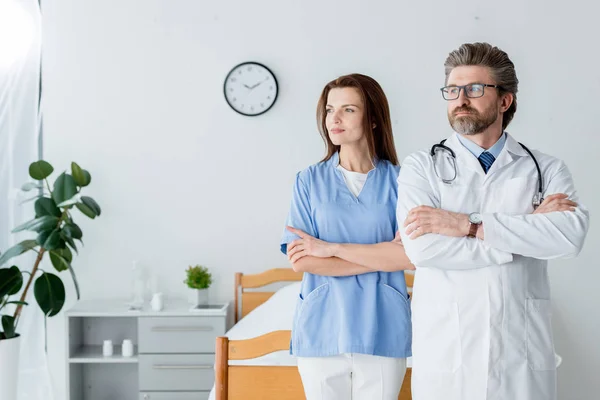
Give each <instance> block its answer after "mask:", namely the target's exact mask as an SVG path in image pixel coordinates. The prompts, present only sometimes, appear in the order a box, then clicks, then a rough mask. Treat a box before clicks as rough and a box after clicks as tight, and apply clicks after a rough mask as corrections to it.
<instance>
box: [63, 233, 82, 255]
mask: <svg viewBox="0 0 600 400" xmlns="http://www.w3.org/2000/svg"><path fill="white" fill-rule="evenodd" d="M62 238H63V240H64V241H65V242H67V244H68V245H69V246H71V248H72V249H73V250H75V253H77V254H79V251H78V250H77V246H76V245H75V241H74V240H73V239H71V238H70V237H68V236H67V235H65V234H63V235H62ZM65 248H66V247H65Z"/></svg>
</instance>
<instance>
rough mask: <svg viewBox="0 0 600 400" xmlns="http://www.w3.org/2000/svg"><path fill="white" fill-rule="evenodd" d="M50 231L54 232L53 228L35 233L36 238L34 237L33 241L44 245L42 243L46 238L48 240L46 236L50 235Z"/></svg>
mask: <svg viewBox="0 0 600 400" xmlns="http://www.w3.org/2000/svg"><path fill="white" fill-rule="evenodd" d="M52 232H54V229H52V230H51V231H42V232H40V234H39V235H37V238H36V239H35V242H36V243H37V244H38V245H40V246H42V247H44V243H46V240H48V238H49V237H50V235H51V234H52Z"/></svg>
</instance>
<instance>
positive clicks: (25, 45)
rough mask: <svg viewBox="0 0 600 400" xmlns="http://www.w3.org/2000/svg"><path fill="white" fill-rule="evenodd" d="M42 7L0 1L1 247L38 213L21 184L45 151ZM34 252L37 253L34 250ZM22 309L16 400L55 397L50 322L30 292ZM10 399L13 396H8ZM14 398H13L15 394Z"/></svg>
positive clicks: (22, 261) (28, 259) (28, 262)
mask: <svg viewBox="0 0 600 400" xmlns="http://www.w3.org/2000/svg"><path fill="white" fill-rule="evenodd" d="M41 22H42V21H41V10H40V4H39V2H38V0H0V250H2V251H5V250H7V249H8V248H9V247H11V246H12V245H14V244H15V243H17V242H18V241H20V240H22V239H23V238H25V237H27V238H30V236H31V234H29V235H27V234H23V235H22V236H19V235H15V234H11V233H10V231H11V229H12V228H14V227H15V226H17V225H18V224H20V223H22V222H24V221H26V220H29V219H32V218H33V216H34V215H33V214H34V212H33V203H32V202H27V203H24V204H21V203H22V202H23V201H24V200H26V199H27V197H31V196H33V195H35V193H34V192H28V193H23V192H21V191H20V190H19V189H20V187H21V185H22V184H23V183H25V182H27V181H28V180H29V173H28V167H29V164H30V163H31V162H33V161H35V160H37V159H39V158H40V156H41V126H42V125H41V112H40V98H41V96H40V95H41V93H40V75H41V74H40V68H41V67H40V65H41V62H40V61H41V44H42V40H41V37H42V27H41ZM32 254H33V253H32ZM11 261H12V263H13V264H15V265H18V266H19V267H20V268H21V269H25V270H31V268H32V266H33V261H34V258H33V256H32V255H31V254H25V255H23V256H21V257H19V258H17V259H14V260H11ZM27 301H28V302H29V304H30V306H28V307H25V309H24V311H23V313H22V314H21V319H20V321H19V326H18V331H19V333H20V334H21V337H22V340H21V353H20V366H19V389H18V396H17V399H14V400H38V399H44V400H46V399H49V400H51V399H52V398H53V396H52V393H53V390H52V386H51V382H50V375H49V370H48V363H47V357H46V351H45V343H46V342H45V331H46V330H45V327H44V319H43V315H42V313H41V311H40V310H39V308H38V307H37V305H36V304H35V299H34V298H33V291H32V290H30V291H29V296H28V299H27ZM7 400H9V399H7ZM10 400H12V399H10Z"/></svg>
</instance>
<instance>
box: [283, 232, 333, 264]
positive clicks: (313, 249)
mask: <svg viewBox="0 0 600 400" xmlns="http://www.w3.org/2000/svg"><path fill="white" fill-rule="evenodd" d="M286 229H287V230H288V231H290V232H292V233H294V234H296V235H298V236H300V239H296V240H294V241H293V242H291V243H290V244H288V246H287V256H288V260H289V261H290V262H291V263H292V264H293V263H295V262H296V261H298V260H299V259H301V258H302V257H305V256H313V257H320V258H327V257H333V256H334V247H333V245H332V244H331V243H328V242H325V241H323V240H320V239H317V238H315V237H312V236H311V235H309V234H308V233H306V232H304V231H301V230H300V229H296V228H292V227H291V226H288V227H286Z"/></svg>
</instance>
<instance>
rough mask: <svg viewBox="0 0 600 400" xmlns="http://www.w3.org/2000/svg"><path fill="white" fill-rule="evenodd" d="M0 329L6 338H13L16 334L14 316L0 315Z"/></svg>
mask: <svg viewBox="0 0 600 400" xmlns="http://www.w3.org/2000/svg"><path fill="white" fill-rule="evenodd" d="M2 330H4V336H6V339H10V338H14V337H15V336H16V332H15V330H16V327H15V319H14V317H12V316H10V315H3V316H2Z"/></svg>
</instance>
